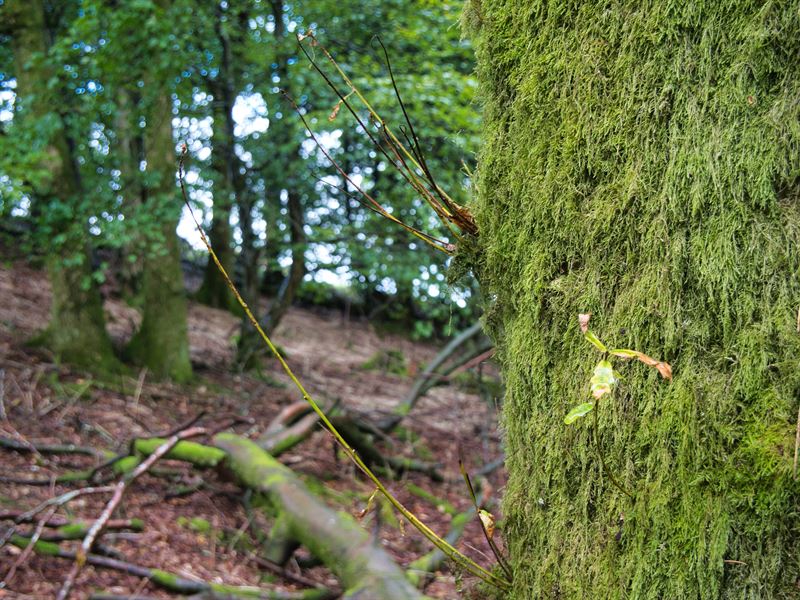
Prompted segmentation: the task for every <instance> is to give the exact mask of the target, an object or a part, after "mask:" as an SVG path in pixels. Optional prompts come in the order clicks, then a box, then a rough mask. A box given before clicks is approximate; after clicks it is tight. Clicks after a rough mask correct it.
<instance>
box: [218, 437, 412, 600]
mask: <svg viewBox="0 0 800 600" xmlns="http://www.w3.org/2000/svg"><path fill="white" fill-rule="evenodd" d="M214 445H215V446H217V447H218V448H221V449H223V450H224V451H225V452H226V453H227V454H228V458H227V461H226V464H227V465H228V466H229V467H230V469H231V471H232V472H233V473H234V474H235V475H236V476H237V478H238V479H239V480H240V481H241V482H242V483H243V484H244V485H246V486H247V487H250V488H252V489H254V490H256V491H258V492H261V493H263V494H265V495H266V497H267V499H268V500H269V501H270V503H271V505H272V508H273V510H274V511H275V512H276V513H278V514H280V515H281V518H283V519H285V523H286V526H287V527H288V528H289V530H290V531H291V533H292V535H293V536H294V537H295V538H296V539H297V540H298V541H299V542H301V543H302V544H303V545H304V546H306V547H307V548H308V549H309V550H310V551H311V553H312V554H314V555H316V556H318V557H319V558H320V559H321V560H322V561H323V562H324V563H325V565H326V566H327V567H328V568H329V569H330V570H331V571H333V573H334V574H335V575H336V576H337V577H338V578H339V580H340V581H341V582H342V585H343V587H344V588H345V590H347V591H346V592H345V597H348V596H350V597H355V594H357V593H359V592H360V593H362V594H363V593H365V592H366V591H368V593H369V595H370V597H373V598H381V599H382V600H394V599H397V600H407V599H417V598H420V595H419V592H418V591H417V590H416V588H414V586H413V585H411V583H410V582H409V581H408V580H407V579H406V577H405V574H404V573H403V571H401V570H400V568H399V567H398V566H397V565H396V564H395V563H394V562H393V561H392V559H391V558H390V557H389V555H388V554H386V552H384V551H383V550H382V549H381V548H380V547H376V546H375V545H373V544H372V542H371V541H370V536H369V535H368V534H367V532H366V531H364V530H363V529H362V528H361V527H360V526H359V524H358V523H357V522H356V521H355V519H353V518H352V517H350V515H347V514H344V513H337V512H334V511H333V510H331V509H330V508H328V507H327V506H326V505H325V504H323V503H322V502H321V501H320V500H318V499H317V498H316V497H315V496H313V495H312V494H311V493H310V492H309V491H308V490H307V488H306V487H305V485H303V483H302V482H301V481H300V479H298V478H297V476H296V475H295V474H294V473H293V472H292V471H291V470H290V469H288V468H287V467H285V466H284V465H282V464H281V463H279V462H278V461H277V460H275V459H274V458H273V457H272V456H270V455H269V454H267V453H266V452H264V451H263V450H261V449H260V448H259V447H258V446H257V445H256V444H255V443H253V442H251V441H250V440H247V439H245V438H242V437H239V436H236V435H232V434H219V435H217V436H216V437H215V438H214Z"/></svg>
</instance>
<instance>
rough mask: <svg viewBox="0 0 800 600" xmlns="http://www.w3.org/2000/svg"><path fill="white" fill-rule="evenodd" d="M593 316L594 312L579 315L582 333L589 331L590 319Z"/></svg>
mask: <svg viewBox="0 0 800 600" xmlns="http://www.w3.org/2000/svg"><path fill="white" fill-rule="evenodd" d="M591 318H592V313H581V314H579V315H578V323H579V324H580V326H581V333H588V331H589V319H591Z"/></svg>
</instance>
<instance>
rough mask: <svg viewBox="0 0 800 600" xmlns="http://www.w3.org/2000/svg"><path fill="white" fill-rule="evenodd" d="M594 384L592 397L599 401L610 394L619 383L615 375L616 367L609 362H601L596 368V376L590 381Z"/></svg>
mask: <svg viewBox="0 0 800 600" xmlns="http://www.w3.org/2000/svg"><path fill="white" fill-rule="evenodd" d="M589 381H590V383H591V384H592V396H594V397H595V399H597V400H599V399H600V398H602V397H603V396H605V395H606V394H610V393H611V390H612V389H613V387H614V384H615V383H617V377H616V375H614V367H612V366H611V363H610V362H608V361H607V360H601V361H600V362H599V363H597V366H596V367H595V368H594V374H593V375H592V378H591V379H590V380H589Z"/></svg>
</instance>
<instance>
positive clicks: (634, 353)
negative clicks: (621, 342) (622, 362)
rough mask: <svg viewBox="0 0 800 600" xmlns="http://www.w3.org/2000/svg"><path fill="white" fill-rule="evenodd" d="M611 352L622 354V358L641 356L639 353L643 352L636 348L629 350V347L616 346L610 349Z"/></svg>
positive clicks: (615, 354)
mask: <svg viewBox="0 0 800 600" xmlns="http://www.w3.org/2000/svg"><path fill="white" fill-rule="evenodd" d="M610 352H611V354H613V355H614V356H620V357H622V358H639V354H641V352H637V351H636V350H628V349H627V348H614V349H613V350H610Z"/></svg>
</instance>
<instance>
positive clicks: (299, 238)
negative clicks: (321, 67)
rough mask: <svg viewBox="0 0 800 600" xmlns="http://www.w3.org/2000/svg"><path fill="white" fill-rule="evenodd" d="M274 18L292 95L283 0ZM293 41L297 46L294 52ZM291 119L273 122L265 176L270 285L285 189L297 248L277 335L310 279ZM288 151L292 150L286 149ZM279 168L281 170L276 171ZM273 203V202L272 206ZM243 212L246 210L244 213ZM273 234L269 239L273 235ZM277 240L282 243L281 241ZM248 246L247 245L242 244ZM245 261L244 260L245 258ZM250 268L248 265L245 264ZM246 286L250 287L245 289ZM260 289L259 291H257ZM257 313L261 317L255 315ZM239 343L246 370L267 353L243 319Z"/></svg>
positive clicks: (271, 326)
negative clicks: (271, 151) (258, 355)
mask: <svg viewBox="0 0 800 600" xmlns="http://www.w3.org/2000/svg"><path fill="white" fill-rule="evenodd" d="M270 5H271V7H272V14H273V16H274V17H275V19H274V23H275V31H274V34H273V35H274V37H275V42H276V44H278V45H279V46H283V47H282V48H280V49H279V50H278V51H277V57H276V63H277V68H276V73H277V74H278V77H279V78H280V82H281V85H282V87H283V89H284V90H285V91H286V92H287V93H289V94H290V95H291V80H290V78H289V75H288V66H289V58H290V57H291V56H292V52H290V51H289V50H287V49H285V48H286V44H287V36H286V28H285V26H284V22H283V4H282V2H281V1H280V0H270ZM294 43H295V42H294V40H292V48H294ZM292 123H293V122H292V121H291V120H290V117H288V116H287V115H286V114H284V115H283V116H282V117H281V118H275V119H271V120H270V123H269V129H268V130H267V135H268V136H269V142H270V143H271V144H272V146H273V147H274V148H275V149H276V155H275V159H274V162H273V163H272V164H271V165H270V167H269V174H267V175H266V178H267V180H268V183H267V204H268V205H267V206H266V207H265V209H264V212H265V216H269V215H270V214H272V215H274V216H275V220H274V221H272V222H268V224H267V228H268V236H267V248H266V250H265V253H266V255H267V257H268V259H269V260H268V263H267V272H266V277H265V282H266V283H267V284H270V283H271V282H272V281H273V280H274V277H275V274H276V272H277V268H276V267H277V260H278V257H279V254H280V250H279V249H278V248H276V246H275V244H276V243H277V241H278V239H279V237H280V230H279V228H277V227H276V222H277V217H278V215H279V214H280V202H281V201H280V197H281V192H282V190H287V209H288V217H289V228H290V229H289V231H290V240H291V244H292V266H291V268H290V269H289V273H288V275H286V277H285V278H284V279H283V281H282V282H281V284H280V287H279V288H278V294H277V296H276V297H275V298H274V299H273V301H272V303H271V304H270V307H269V309H268V310H267V314H266V315H265V316H264V318H263V326H264V329H265V330H266V331H267V332H272V331H274V330H275V328H276V327H277V326H278V324H279V323H280V320H281V318H282V317H283V315H284V314H285V313H286V311H287V310H288V309H289V307H290V306H291V305H292V302H293V301H294V296H295V293H296V292H297V290H298V288H299V287H300V284H301V283H302V282H303V277H304V275H305V272H306V270H305V249H306V236H305V231H304V229H303V227H304V224H305V219H304V214H305V211H304V207H303V201H302V198H301V196H300V194H299V193H298V191H297V189H296V187H295V186H296V185H297V182H296V181H294V180H293V176H294V175H295V173H296V171H295V170H294V169H296V165H297V161H298V160H299V153H300V142H298V143H297V145H296V146H295V144H293V143H292V140H293V139H295V137H294V131H293V129H292V127H293V125H292ZM287 148H288V150H287ZM276 165H280V168H278V169H276V168H275V167H276ZM270 203H271V204H270ZM240 212H241V210H240ZM270 233H271V234H273V235H272V236H270V235H269V234H270ZM244 236H245V231H244V220H243V221H242V237H243V238H244ZM276 238H278V239H276ZM243 248H244V244H243ZM243 258H244V257H243ZM245 264H246V265H247V263H245ZM245 287H247V286H245ZM257 289H258V288H256V290H254V291H257ZM256 314H258V313H256ZM240 332H241V333H240V336H239V344H238V347H237V363H238V364H240V365H243V366H252V363H253V361H254V358H255V356H256V353H261V352H264V351H265V350H266V349H265V348H264V347H263V344H262V342H261V340H260V339H259V338H258V336H257V334H256V332H255V330H254V328H253V326H252V325H251V324H250V322H249V320H248V319H246V318H245V319H243V320H242V326H241V329H240Z"/></svg>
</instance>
